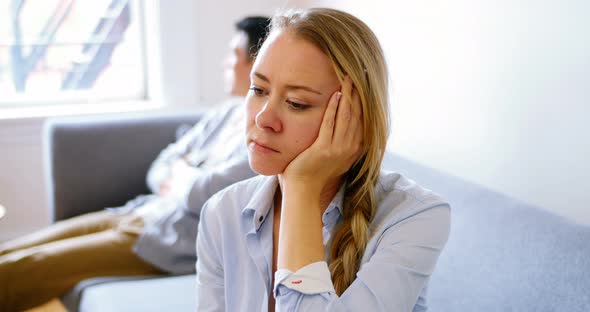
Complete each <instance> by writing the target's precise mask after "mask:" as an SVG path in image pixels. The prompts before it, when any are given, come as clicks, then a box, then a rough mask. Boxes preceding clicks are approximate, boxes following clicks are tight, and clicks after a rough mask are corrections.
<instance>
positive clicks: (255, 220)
mask: <svg viewBox="0 0 590 312" xmlns="http://www.w3.org/2000/svg"><path fill="white" fill-rule="evenodd" d="M251 80H252V82H251V84H252V86H251V89H250V92H249V94H248V96H247V98H246V104H247V127H246V140H247V145H248V157H249V162H250V166H251V168H252V169H253V170H254V171H255V172H257V173H259V174H261V175H262V176H258V177H256V178H253V179H250V180H246V181H243V182H240V183H238V184H235V185H232V186H231V187H229V188H227V189H225V190H223V191H221V192H220V193H218V194H216V195H215V196H213V197H212V198H211V199H210V200H209V201H208V202H207V203H206V204H205V206H204V208H203V210H202V212H201V221H200V226H199V235H198V239H197V253H198V259H199V260H198V262H197V288H198V310H199V311H209V310H211V311H220V310H227V311H264V310H267V309H268V310H270V311H325V310H328V311H362V310H364V311H412V310H413V311H423V310H425V309H426V302H425V290H426V285H427V282H428V279H429V276H430V274H431V273H432V271H433V269H434V266H435V263H436V260H437V258H438V255H439V254H440V252H441V250H442V248H443V247H444V244H445V243H446V240H447V237H448V234H449V221H450V220H449V205H448V204H447V203H446V202H445V201H443V200H442V199H440V198H439V197H438V196H436V195H435V194H433V193H432V192H430V191H428V190H425V189H423V188H421V187H419V186H417V185H416V184H415V183H413V182H412V181H410V180H407V179H406V178H404V177H402V176H400V175H399V174H395V173H386V172H381V170H380V167H381V161H382V159H383V153H384V151H385V145H386V142H387V134H388V109H387V108H388V103H387V73H386V65H385V61H384V57H383V53H382V50H381V48H380V45H379V43H378V41H377V39H376V37H375V35H374V34H373V33H372V32H371V30H370V29H369V28H368V27H367V26H366V25H365V24H364V23H363V22H361V21H360V20H358V19H357V18H355V17H353V16H351V15H350V14H347V13H344V12H340V11H336V10H332V9H310V10H307V11H302V12H291V13H287V14H284V15H277V16H275V17H274V18H273V20H272V26H271V30H270V33H269V36H268V37H267V40H266V41H265V43H264V44H263V46H262V47H261V49H260V51H259V54H258V57H257V59H256V61H255V63H254V66H253V68H252V72H251Z"/></svg>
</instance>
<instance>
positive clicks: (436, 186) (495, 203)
mask: <svg viewBox="0 0 590 312" xmlns="http://www.w3.org/2000/svg"><path fill="white" fill-rule="evenodd" d="M103 118H105V117H101V118H90V119H73V120H72V119H66V120H64V119H60V120H52V121H50V122H49V123H48V126H47V127H46V132H47V133H48V137H51V140H48V141H47V142H48V144H47V145H46V153H47V156H48V157H49V158H52V159H51V160H50V161H48V162H47V164H48V166H49V168H48V172H49V174H50V175H49V179H48V182H49V183H50V185H49V189H50V190H52V192H53V195H52V196H50V198H53V201H52V205H53V207H54V209H55V211H56V213H55V215H56V217H57V219H59V218H63V217H67V216H71V215H75V214H78V213H81V212H84V211H88V210H96V209H100V208H102V207H104V206H112V205H117V204H120V203H122V202H124V201H125V200H126V199H128V198H131V197H133V195H134V194H137V193H140V192H142V190H144V188H145V182H144V180H145V173H146V172H145V170H147V166H148V165H149V162H150V161H151V160H153V158H154V157H155V154H156V153H157V151H158V150H160V149H161V148H162V147H163V146H164V145H165V144H166V142H165V141H166V140H169V141H171V140H172V138H173V135H172V133H173V131H174V128H175V127H176V125H178V124H181V123H184V122H186V121H189V120H194V119H190V118H188V119H186V118H187V117H186V116H176V117H174V116H169V115H168V116H165V117H162V118H161V119H160V118H157V117H154V116H150V117H141V118H139V119H137V117H133V118H128V117H117V118H116V119H115V120H113V121H111V120H109V119H103ZM107 118H108V117H107ZM160 127H161V129H162V130H159V129H160ZM119 131H121V133H119ZM124 133H127V134H124ZM164 133H167V134H164ZM159 135H162V137H159ZM154 136H157V137H158V139H154ZM62 137H63V138H66V140H65V141H64V139H63V138H62ZM107 138H108V139H107ZM112 140H116V141H118V142H117V143H115V142H112ZM151 144H153V146H149V147H148V146H147V145H151ZM100 155H103V156H100ZM50 156H52V157H50ZM139 159H141V165H139V164H133V163H134V162H137V161H138V160H139ZM384 167H385V168H386V169H390V170H395V171H398V172H401V173H403V174H405V175H406V176H408V177H410V178H412V179H414V180H416V181H417V182H418V183H420V184H422V185H423V186H425V187H428V188H431V189H433V190H435V191H436V192H437V193H439V194H441V195H443V196H444V197H445V198H446V199H448V200H449V201H450V202H451V205H452V228H451V236H450V239H449V242H448V244H447V247H446V249H445V251H444V252H443V254H442V255H441V258H440V261H439V265H438V267H437V270H436V271H435V273H434V275H433V276H432V279H431V283H430V287H429V290H428V291H429V298H428V300H429V302H430V303H429V305H430V311H434V312H448V311H478V312H482V311H483V312H487V311H567V312H576V311H580V312H581V311H590V295H589V294H590V243H588V242H590V227H589V226H584V225H580V224H575V223H572V222H571V221H568V220H566V219H564V218H562V217H559V216H556V215H553V214H551V213H548V212H546V211H544V210H542V209H539V208H537V207H534V206H531V205H527V204H525V203H522V202H519V201H517V200H514V199H512V198H509V197H507V196H504V195H502V194H498V193H495V192H493V191H490V190H488V189H486V188H483V187H480V186H477V185H474V184H472V183H468V182H465V181H463V180H461V179H459V178H455V177H452V176H449V175H447V174H444V173H441V172H439V171H437V170H433V169H430V168H428V167H425V166H423V165H420V164H417V163H415V162H412V161H410V160H407V159H404V158H402V157H399V156H396V155H392V154H387V155H386V158H385V161H384ZM97 180H98V181H97ZM122 181H125V182H122ZM112 184H116V186H115V185H112ZM131 184H133V186H131ZM89 188H98V189H94V190H89ZM69 197H71V199H70V198H69ZM566 204H567V202H564V205H566ZM84 283H85V284H81V285H79V287H77V289H76V290H75V291H74V292H72V293H70V295H72V294H73V296H74V297H72V296H70V297H67V298H66V299H67V302H68V304H69V308H70V309H71V310H76V309H77V304H78V300H80V303H79V306H80V307H81V311H85V312H86V311H150V309H149V307H153V309H151V311H161V310H163V309H164V307H169V310H170V311H192V310H194V304H195V300H196V298H194V291H192V287H194V284H192V283H194V276H190V275H189V276H182V277H164V278H157V279H141V280H137V279H134V280H128V281H122V280H112V279H110V280H104V279H99V280H91V281H86V282H84ZM90 284H92V285H90ZM88 285H90V286H88ZM84 286H86V287H84ZM187 288H191V289H189V291H187ZM164 294H166V295H169V296H164ZM78 295H81V296H78ZM72 298H74V299H73V300H72Z"/></svg>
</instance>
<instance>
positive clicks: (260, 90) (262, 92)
mask: <svg viewBox="0 0 590 312" xmlns="http://www.w3.org/2000/svg"><path fill="white" fill-rule="evenodd" d="M250 91H253V92H254V94H256V95H262V94H264V90H262V89H260V88H257V87H250Z"/></svg>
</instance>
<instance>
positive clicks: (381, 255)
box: [274, 204, 450, 311]
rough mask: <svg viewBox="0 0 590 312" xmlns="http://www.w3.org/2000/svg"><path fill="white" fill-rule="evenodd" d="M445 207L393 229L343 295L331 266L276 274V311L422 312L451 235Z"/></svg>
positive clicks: (311, 267) (381, 241)
mask: <svg viewBox="0 0 590 312" xmlns="http://www.w3.org/2000/svg"><path fill="white" fill-rule="evenodd" d="M449 228H450V209H449V206H448V205H446V204H444V205H440V206H436V207H433V208H431V209H428V210H426V211H423V212H421V213H419V214H417V215H414V216H412V217H409V218H407V219H405V220H403V221H400V222H398V223H396V224H393V225H391V226H390V227H389V228H387V229H386V230H385V231H384V232H383V233H382V234H381V237H380V238H379V243H378V244H377V247H376V250H375V252H374V254H373V255H372V256H371V257H370V259H369V260H368V262H366V263H364V264H363V265H362V266H361V268H360V270H359V272H358V273H357V276H356V279H355V280H354V281H353V283H352V284H351V285H350V286H349V287H348V289H346V291H345V292H344V293H343V294H342V295H341V296H337V295H336V293H335V291H334V286H333V284H332V281H331V278H330V272H329V270H328V266H327V264H326V262H316V263H312V264H310V265H307V266H305V267H303V268H301V269H299V270H298V271H297V272H290V271H288V270H279V271H277V272H276V273H275V285H274V295H275V299H276V306H275V310H276V311H418V310H419V309H420V307H417V306H416V302H417V300H418V297H419V295H420V293H421V292H422V290H423V288H424V287H425V286H426V284H427V282H428V279H429V278H430V275H431V274H432V272H433V271H434V267H435V265H436V262H437V260H438V256H439V254H440V253H441V251H442V249H443V247H444V245H445V244H446V241H447V239H448V236H449Z"/></svg>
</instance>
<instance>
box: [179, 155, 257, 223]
mask: <svg viewBox="0 0 590 312" xmlns="http://www.w3.org/2000/svg"><path fill="white" fill-rule="evenodd" d="M254 175H255V173H254V172H253V171H252V169H251V168H250V164H249V162H248V152H247V150H246V147H245V146H244V148H242V149H240V150H239V151H238V152H237V155H235V156H234V157H231V159H230V160H228V161H226V162H224V163H223V164H221V165H218V166H215V167H214V168H208V169H207V170H201V171H200V172H199V174H198V175H196V176H194V177H193V181H192V183H190V184H188V186H190V188H189V189H187V193H188V196H186V197H183V198H186V201H187V202H186V207H188V209H189V210H190V211H191V213H194V214H196V215H197V216H198V215H199V214H200V213H201V207H202V206H203V204H204V203H205V202H206V201H207V199H209V197H211V196H213V194H215V193H217V192H218V191H220V190H222V189H224V188H225V187H227V186H229V185H231V184H233V183H236V182H238V181H242V180H245V179H248V178H251V177H253V176H254Z"/></svg>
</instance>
